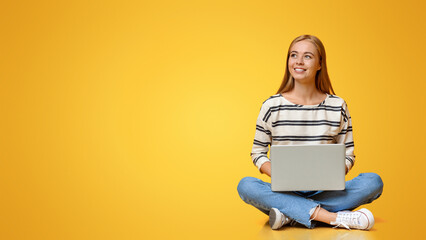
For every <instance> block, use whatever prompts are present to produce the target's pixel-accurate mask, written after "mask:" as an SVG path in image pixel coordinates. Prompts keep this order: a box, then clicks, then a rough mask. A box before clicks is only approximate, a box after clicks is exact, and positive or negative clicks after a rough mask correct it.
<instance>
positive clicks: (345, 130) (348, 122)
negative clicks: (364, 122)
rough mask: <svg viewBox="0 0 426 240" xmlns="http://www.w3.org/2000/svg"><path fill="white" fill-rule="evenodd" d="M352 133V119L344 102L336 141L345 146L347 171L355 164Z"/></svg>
mask: <svg viewBox="0 0 426 240" xmlns="http://www.w3.org/2000/svg"><path fill="white" fill-rule="evenodd" d="M352 133H353V132H352V119H351V116H350V114H349V111H348V107H347V104H346V102H345V103H344V104H343V105H342V108H341V120H340V132H339V134H338V135H337V137H336V142H337V143H343V144H345V146H346V161H345V163H346V167H347V169H348V171H349V170H351V168H352V167H353V166H354V164H355V155H354V139H353V134H352Z"/></svg>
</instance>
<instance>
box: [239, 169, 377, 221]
mask: <svg viewBox="0 0 426 240" xmlns="http://www.w3.org/2000/svg"><path fill="white" fill-rule="evenodd" d="M237 189H238V193H239V194H240V197H241V199H243V201H244V202H246V203H248V204H250V205H252V206H254V207H256V208H257V209H259V210H260V211H262V212H263V213H265V214H269V210H270V209H271V208H277V209H278V210H280V212H282V213H284V214H285V215H286V216H287V217H289V218H292V219H293V220H295V221H296V222H298V223H301V224H303V225H305V226H306V227H308V228H313V227H314V226H315V221H313V222H312V220H311V215H312V213H313V212H314V210H315V209H316V208H317V207H318V206H320V207H322V208H324V209H325V210H327V211H329V212H338V211H342V210H353V209H355V208H357V207H359V206H361V205H363V204H366V203H371V202H372V201H374V200H376V199H377V198H378V197H379V196H380V195H381V194H382V191H383V182H382V179H381V178H380V176H379V175H377V174H375V173H361V174H359V175H358V177H356V178H354V179H352V180H350V181H346V188H345V190H342V191H296V192H273V191H272V190H271V184H270V183H267V182H264V181H262V180H260V179H257V178H253V177H245V178H243V179H241V181H240V183H239V184H238V188H237Z"/></svg>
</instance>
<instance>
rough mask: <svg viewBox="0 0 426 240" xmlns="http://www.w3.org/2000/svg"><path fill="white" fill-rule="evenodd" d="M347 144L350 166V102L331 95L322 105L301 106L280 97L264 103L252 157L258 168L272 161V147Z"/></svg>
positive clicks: (353, 159)
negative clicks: (269, 156)
mask: <svg viewBox="0 0 426 240" xmlns="http://www.w3.org/2000/svg"><path fill="white" fill-rule="evenodd" d="M326 143H327V144H330V143H344V144H345V145H346V167H347V169H348V170H350V169H351V168H352V167H353V165H354V162H355V155H354V142H353V136H352V123H351V116H350V115H349V111H348V107H347V105H346V102H345V101H344V100H343V99H342V98H340V97H337V96H335V95H330V94H327V97H326V98H325V100H324V101H323V102H322V103H320V104H318V105H298V104H294V103H291V102H289V101H288V100H287V99H285V98H284V97H283V96H282V95H281V94H276V95H273V96H271V97H270V98H268V99H267V100H266V101H265V102H263V104H262V107H261V108H260V113H259V117H258V118H257V122H256V133H255V136H254V142H253V148H252V151H251V154H250V155H251V158H252V161H253V163H254V164H255V165H256V166H257V168H258V169H260V167H261V166H262V164H264V163H265V162H267V161H269V158H268V156H267V154H268V151H269V145H271V144H272V145H296V144H326Z"/></svg>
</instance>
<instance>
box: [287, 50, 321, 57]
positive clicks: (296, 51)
mask: <svg viewBox="0 0 426 240" xmlns="http://www.w3.org/2000/svg"><path fill="white" fill-rule="evenodd" d="M292 52H295V53H299V52H298V51H291V52H290V53H292ZM304 53H309V54H312V55H314V56H315V54H313V53H311V52H304Z"/></svg>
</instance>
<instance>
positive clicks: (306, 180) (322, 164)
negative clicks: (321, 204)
mask: <svg viewBox="0 0 426 240" xmlns="http://www.w3.org/2000/svg"><path fill="white" fill-rule="evenodd" d="M345 150H346V148H345V145H344V144H316V145H272V146H271V153H270V158H271V188H272V191H274V192H277V191H278V192H279V191H317V190H344V189H345Z"/></svg>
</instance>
